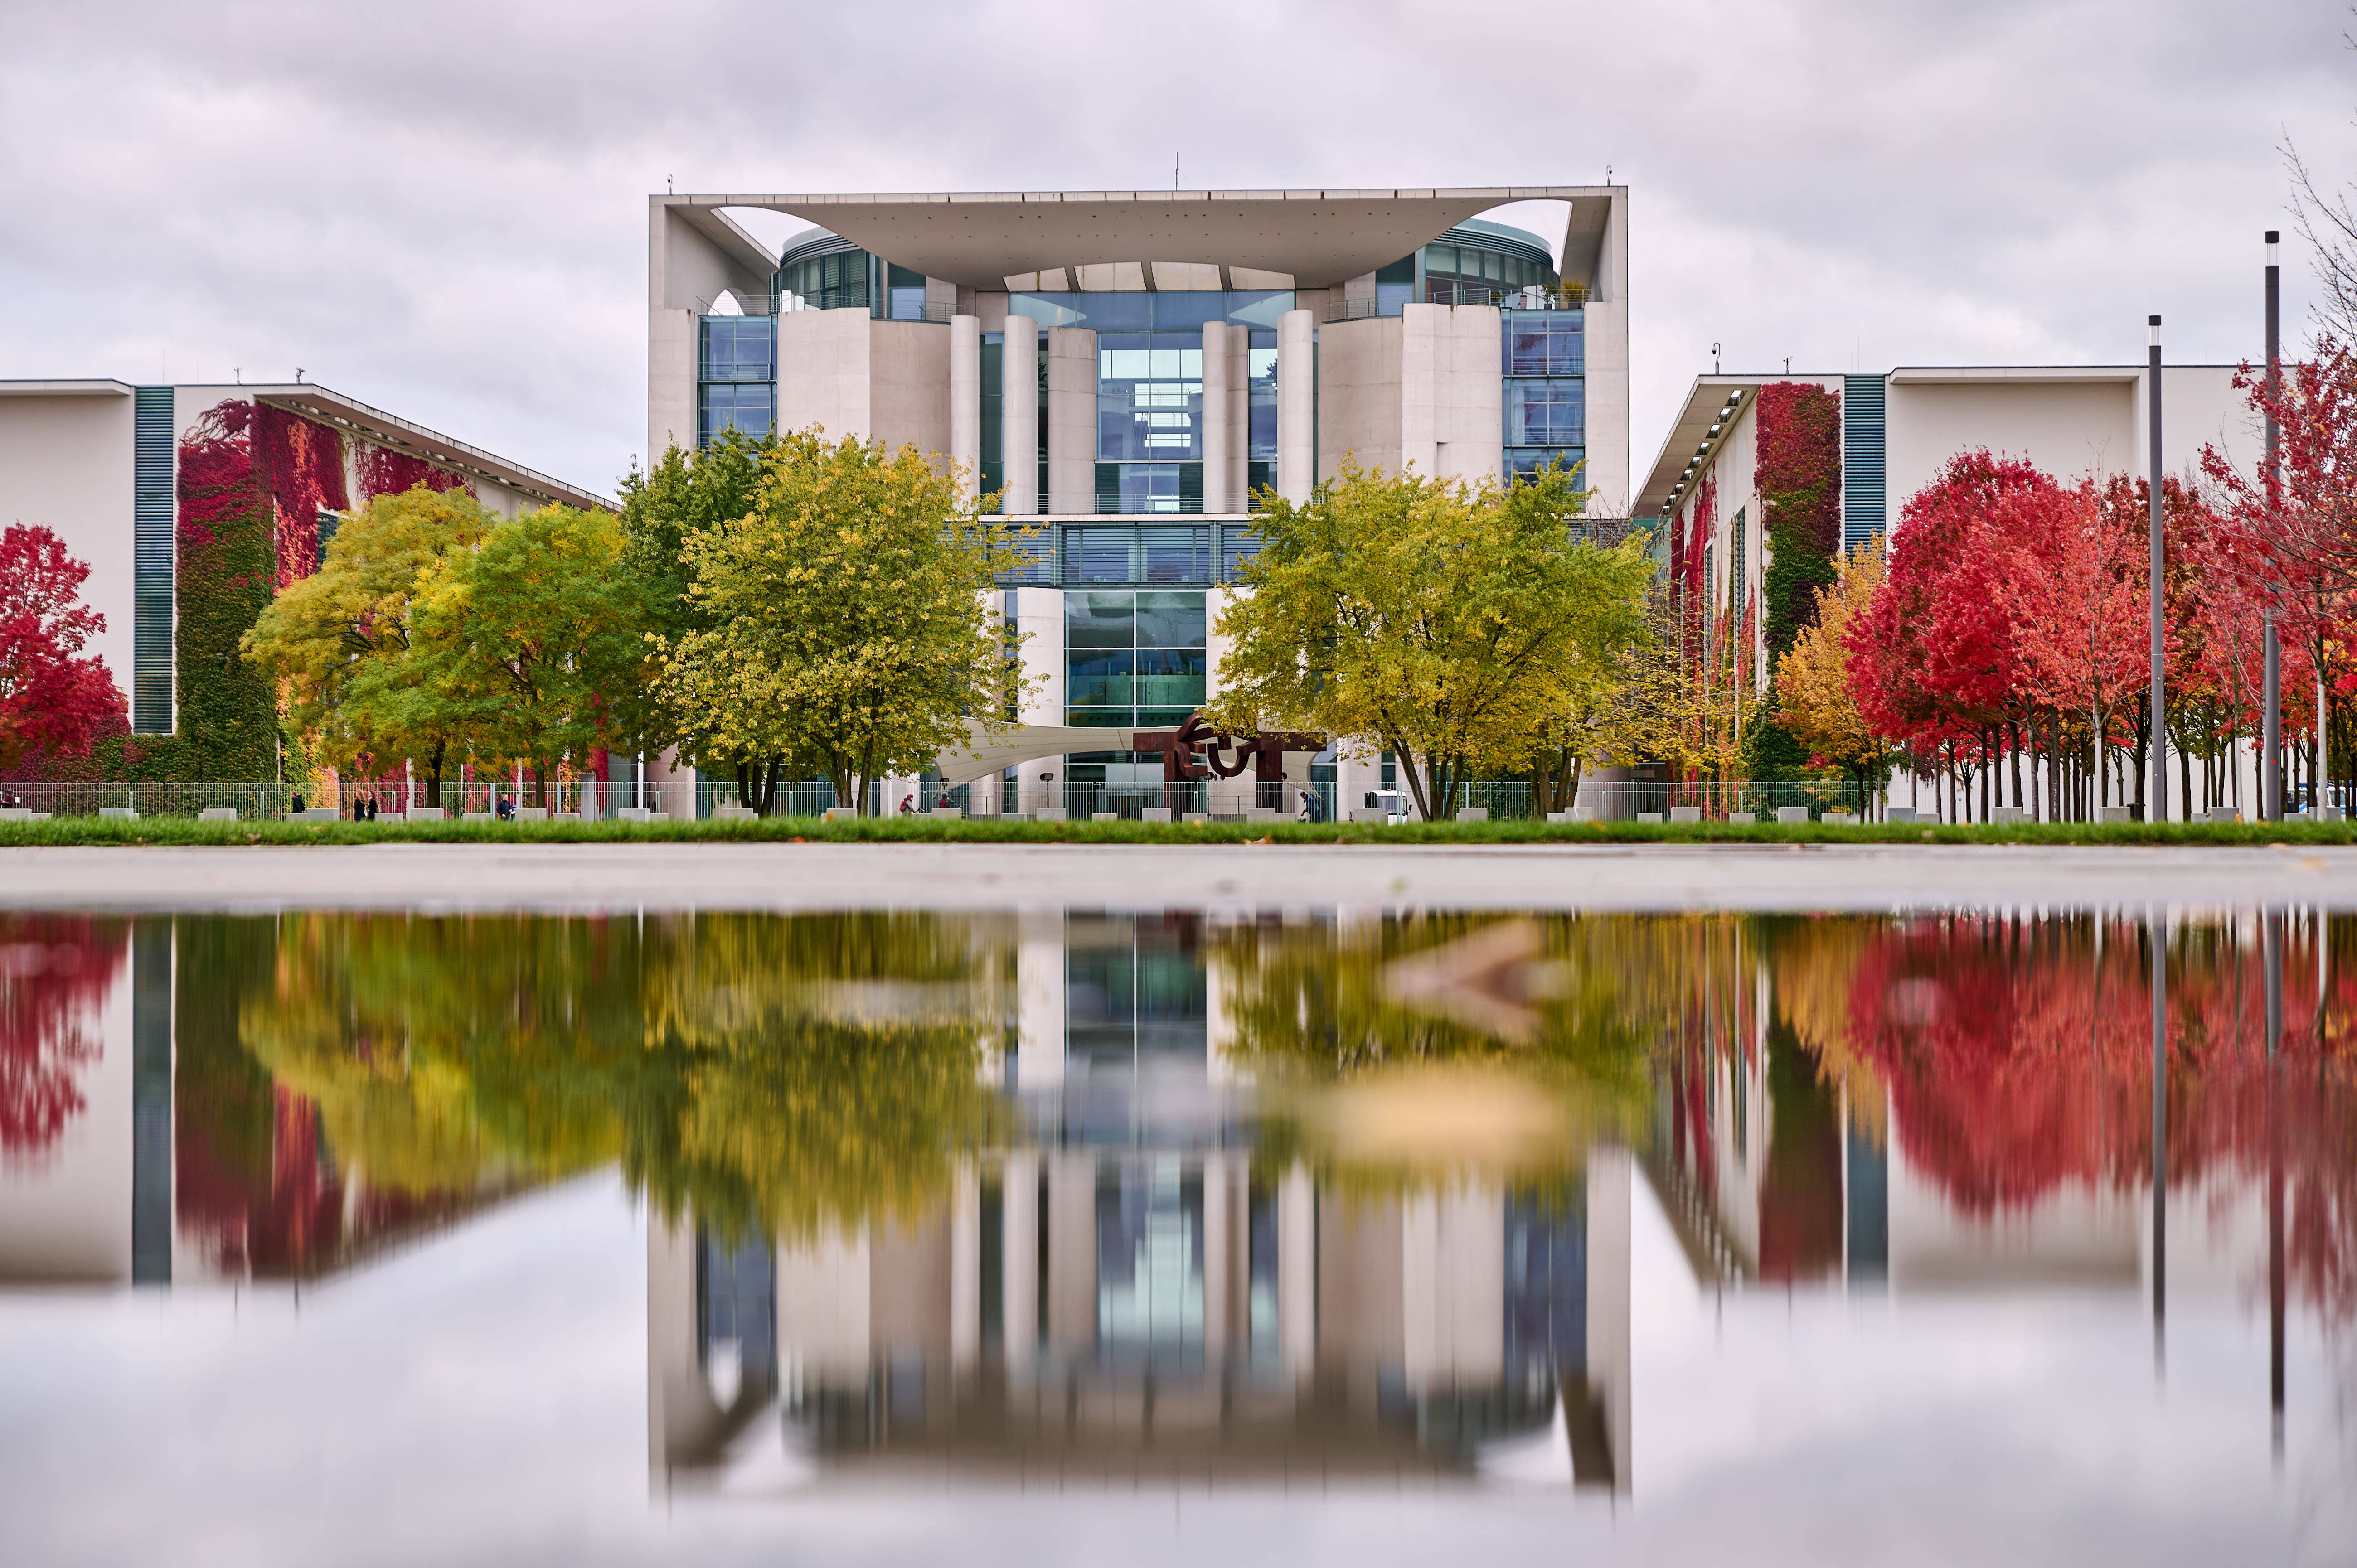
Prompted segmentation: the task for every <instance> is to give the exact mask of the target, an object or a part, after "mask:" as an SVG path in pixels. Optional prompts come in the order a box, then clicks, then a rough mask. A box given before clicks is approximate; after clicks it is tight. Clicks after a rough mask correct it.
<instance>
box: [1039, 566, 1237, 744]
mask: <svg viewBox="0 0 2357 1568" xmlns="http://www.w3.org/2000/svg"><path fill="white" fill-rule="evenodd" d="M1209 629H1210V626H1209V612H1208V611H1207V609H1206V608H1205V601H1204V596H1203V594H1202V593H1201V591H1200V590H1197V591H1193V592H1188V591H1184V590H1181V591H1169V590H1156V589H1140V590H1135V591H1129V590H1120V591H1114V590H1105V589H1090V590H1075V591H1072V592H1069V593H1067V594H1066V595H1065V596H1064V702H1065V710H1066V711H1065V721H1064V722H1065V723H1067V724H1071V725H1103V726H1104V727H1107V728H1113V729H1135V728H1146V729H1158V728H1167V727H1169V726H1172V725H1178V724H1179V723H1180V722H1181V721H1183V720H1184V719H1185V718H1186V716H1187V715H1188V714H1190V713H1192V712H1194V711H1195V710H1196V709H1197V708H1200V707H1201V706H1202V705H1203V700H1204V697H1205V695H1206V693H1207V691H1208V688H1209V682H1210V674H1211V665H1210V654H1209V652H1208V648H1207V644H1208V638H1207V635H1206V634H1207V633H1208V631H1209Z"/></svg>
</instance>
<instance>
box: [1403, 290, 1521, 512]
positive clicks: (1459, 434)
mask: <svg viewBox="0 0 2357 1568" xmlns="http://www.w3.org/2000/svg"><path fill="white" fill-rule="evenodd" d="M1501 321H1502V317H1501V316H1500V313H1499V312H1498V311H1497V310H1496V309H1494V308H1493V307H1491V306H1486V305H1410V306H1406V307H1405V308H1404V309H1403V310H1402V311H1401V312H1400V411H1399V429H1400V463H1401V466H1402V467H1408V466H1411V465H1412V466H1413V467H1415V470H1416V472H1418V473H1420V474H1428V475H1433V476H1436V477H1438V478H1446V479H1478V478H1481V477H1483V476H1484V475H1487V476H1488V477H1490V478H1498V477H1499V471H1500V469H1501V467H1503V465H1504V461H1505V458H1504V446H1503V436H1504V433H1505V405H1504V402H1503V392H1502V388H1501V383H1500V381H1499V377H1498V358H1499V334H1500V331H1501Z"/></svg>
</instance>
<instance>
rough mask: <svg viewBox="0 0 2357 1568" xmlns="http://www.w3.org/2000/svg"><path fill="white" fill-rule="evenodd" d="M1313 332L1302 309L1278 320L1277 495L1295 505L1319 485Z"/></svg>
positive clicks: (1312, 320)
mask: <svg viewBox="0 0 2357 1568" xmlns="http://www.w3.org/2000/svg"><path fill="white" fill-rule="evenodd" d="M1315 330H1316V318H1315V317H1312V316H1311V315H1310V314H1309V312H1308V311H1306V310H1288V311H1286V313H1285V314H1284V315H1283V316H1280V317H1277V318H1276V493H1277V494H1278V495H1280V496H1283V497H1284V498H1285V499H1286V500H1289V501H1292V502H1294V503H1296V504H1299V503H1300V502H1302V501H1306V500H1308V499H1309V491H1310V489H1311V487H1312V486H1314V485H1315V484H1316V483H1317V462H1318V428H1317V418H1318V416H1317V406H1318V405H1317V403H1316V402H1315V401H1314V397H1315V393H1316V383H1315V381H1314V380H1313V378H1314V377H1315V375H1316V373H1317V371H1316V360H1315V358H1314V355H1315V348H1314V344H1313V340H1312V337H1311V334H1312V333H1313V332H1314V331H1315Z"/></svg>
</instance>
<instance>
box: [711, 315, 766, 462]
mask: <svg viewBox="0 0 2357 1568" xmlns="http://www.w3.org/2000/svg"><path fill="white" fill-rule="evenodd" d="M698 331H699V334H700V339H701V340H700V342H699V343H698V345H697V351H696V399H695V403H696V407H695V444H696V446H698V447H699V448H701V447H705V446H710V445H711V444H712V443H713V442H714V441H715V440H716V439H717V438H718V437H719V436H720V435H723V434H725V433H726V432H727V431H731V430H742V431H744V432H746V433H747V434H748V435H768V434H769V433H770V429H771V428H772V426H773V425H774V424H776V421H777V397H778V386H777V381H778V334H777V319H776V317H769V316H707V317H704V318H703V319H702V321H701V322H700V323H699V327H698Z"/></svg>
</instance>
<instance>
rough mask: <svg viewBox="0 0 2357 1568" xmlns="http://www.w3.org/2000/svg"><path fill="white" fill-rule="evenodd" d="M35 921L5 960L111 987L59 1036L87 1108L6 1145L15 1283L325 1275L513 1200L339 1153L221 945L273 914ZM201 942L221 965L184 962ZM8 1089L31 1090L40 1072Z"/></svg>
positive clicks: (3, 1205)
mask: <svg viewBox="0 0 2357 1568" xmlns="http://www.w3.org/2000/svg"><path fill="white" fill-rule="evenodd" d="M16 921H17V926H18V929H16V930H15V931H14V932H13V933H12V940H8V941H5V942H0V947H5V948H6V949H7V950H8V951H9V952H10V953H12V954H21V955H22V956H21V957H16V958H12V959H11V960H10V962H11V963H12V964H13V965H17V966H19V970H20V972H21V968H22V966H27V965H33V964H39V965H42V966H45V967H50V968H56V969H61V970H63V971H65V972H70V973H76V974H80V975H83V976H86V977H87V976H103V980H102V983H97V984H95V985H93V986H91V987H88V988H86V989H88V990H89V994H88V995H87V996H85V997H83V998H81V1000H80V1002H79V1003H78V1004H77V1005H76V1007H75V1008H74V1009H73V1011H72V1012H71V1013H70V1015H61V1016H60V1017H59V1019H57V1020H55V1021H54V1024H53V1027H55V1028H59V1029H63V1030H65V1031H66V1032H67V1033H66V1035H65V1036H64V1037H65V1038H67V1039H68V1040H70V1041H72V1042H78V1044H74V1045H72V1046H71V1047H70V1049H69V1050H68V1052H67V1053H66V1054H67V1056H68V1058H69V1059H68V1061H67V1062H66V1063H65V1067H66V1069H68V1070H66V1071H65V1072H64V1073H62V1074H61V1075H60V1078H59V1082H60V1084H61V1085H62V1086H63V1092H64V1094H65V1101H66V1103H67V1104H69V1105H70V1106H71V1107H72V1109H71V1110H70V1114H67V1115H64V1116H63V1117H61V1118H60V1119H59V1122H58V1124H57V1125H56V1126H55V1128H54V1130H53V1131H50V1132H48V1133H46V1134H45V1135H43V1136H42V1137H40V1139H39V1140H38V1146H37V1147H36V1146H30V1144H28V1143H27V1140H25V1139H22V1138H16V1139H15V1140H14V1141H13V1142H12V1144H11V1146H10V1147H8V1148H7V1149H5V1155H7V1165H6V1167H5V1171H0V1284H11V1283H14V1284H33V1283H40V1284H66V1285H101V1286H103V1285H123V1284H138V1285H150V1284H171V1283H200V1282H206V1281H235V1280H245V1279H257V1280H267V1279H312V1278H317V1277H321V1276H324V1275H328V1274H331V1273H338V1272H339V1271H341V1270H343V1269H346V1268H349V1267H350V1266H352V1265H353V1264H354V1263H356V1262H361V1260H363V1259H365V1258H369V1257H372V1256H375V1255H377V1254H379V1253H381V1252H382V1251H383V1250H384V1249H386V1248H387V1247H391V1246H394V1245H398V1244H400V1243H401V1242H403V1241H404V1240H407V1239H410V1238H412V1237H414V1236H417V1235H420V1234H423V1233H425V1232H427V1231H429V1230H438V1229H441V1228H443V1227H445V1226H447V1225H449V1224H452V1223H455V1222H456V1221H457V1220H458V1219H462V1218H464V1217H465V1216H466V1215H468V1214H470V1213H473V1212H477V1211H479V1210H480V1209H481V1208H484V1207H486V1206H487V1205H489V1204H490V1203H492V1202H495V1201H497V1200H499V1199H500V1198H501V1197H505V1196H507V1195H508V1194H509V1193H510V1192H511V1191H512V1190H513V1187H512V1185H511V1184H509V1183H505V1182H502V1181H499V1180H496V1179H495V1180H492V1181H490V1182H488V1183H482V1184H478V1185H474V1186H470V1187H463V1188H452V1189H449V1190H441V1191H432V1192H405V1191H401V1190H396V1189H393V1188H389V1187H382V1186H380V1185H377V1184H375V1183H372V1182H371V1179H370V1177H369V1175H368V1173H367V1172H366V1171H365V1170H364V1169H362V1168H361V1165H359V1163H357V1162H355V1161H352V1160H350V1159H349V1158H348V1157H346V1156H345V1155H344V1154H343V1153H342V1152H340V1151H339V1150H338V1149H337V1148H336V1147H335V1146H334V1144H333V1140H331V1139H330V1138H329V1136H328V1132H327V1128H326V1122H325V1117H324V1115H323V1112H322V1109H321V1107H320V1106H319V1104H318V1103H317V1102H316V1101H313V1100H312V1099H310V1098H308V1097H307V1096H306V1095H304V1094H302V1093H300V1092H297V1091H295V1090H291V1089H289V1088H287V1087H285V1085H283V1084H281V1083H279V1082H278V1081H276V1080H275V1079H274V1078H273V1077H272V1075H271V1074H270V1073H269V1072H268V1071H267V1070H265V1069H264V1068H263V1067H262V1066H261V1065H260V1064H258V1063H257V1062H256V1061H255V1060H254V1059H253V1057H252V1056H251V1055H250V1053H249V1052H248V1051H247V1050H246V1048H245V1047H244V1045H243V1043H242V1039H241V1035H240V1017H241V1005H242V1002H243V1000H244V998H245V995H246V993H245V990H244V988H243V985H242V981H245V980H251V979H253V978H254V976H253V974H252V973H247V972H243V971H242V969H241V966H240V964H238V963H237V962H235V961H229V962H223V961H221V953H220V952H218V951H216V950H215V949H218V948H220V947H221V946H223V945H224V944H226V945H227V946H229V947H231V948H232V949H233V948H234V947H235V946H236V936H237V933H238V931H239V929H241V928H259V929H267V926H268V924H269V923H268V922H267V921H262V922H253V921H245V922H239V921H231V920H224V919H221V918H208V919H199V920H195V921H184V920H176V919H173V918H143V919H135V920H93V919H88V918H81V917H55V918H51V917H38V916H34V917H18V918H16ZM183 940H194V941H197V942H200V943H204V944H207V950H206V955H205V961H203V962H201V963H199V964H198V965H195V966H193V967H191V966H189V965H188V964H187V963H186V962H185V961H184V957H185V955H184V954H183V952H182V943H183ZM35 950H38V954H39V956H38V957H37V956H36V955H35ZM261 972H264V973H266V972H267V966H266V964H265V965H264V966H263V968H262V970H261ZM52 1054H55V1053H54V1052H53V1053H52ZM5 1087H6V1088H7V1090H9V1091H10V1092H11V1093H12V1094H15V1095H16V1096H18V1097H19V1098H21V1097H22V1096H23V1093H24V1089H25V1085H24V1083H23V1082H22V1080H21V1079H12V1080H11V1081H10V1082H9V1083H8V1084H7V1085H6V1086H5ZM17 1144H26V1146H16V1145H17Z"/></svg>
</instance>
